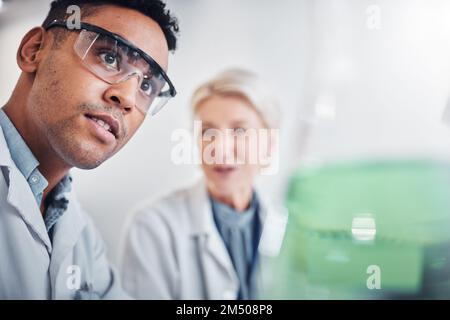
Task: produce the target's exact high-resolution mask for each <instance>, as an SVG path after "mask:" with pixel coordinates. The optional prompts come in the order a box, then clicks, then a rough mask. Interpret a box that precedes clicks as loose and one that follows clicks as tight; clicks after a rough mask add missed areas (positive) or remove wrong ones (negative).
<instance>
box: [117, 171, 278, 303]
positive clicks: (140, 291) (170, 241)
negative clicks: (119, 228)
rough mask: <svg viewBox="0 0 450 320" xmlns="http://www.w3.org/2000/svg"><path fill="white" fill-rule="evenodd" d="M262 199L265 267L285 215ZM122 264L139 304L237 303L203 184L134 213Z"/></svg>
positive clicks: (261, 249)
mask: <svg viewBox="0 0 450 320" xmlns="http://www.w3.org/2000/svg"><path fill="white" fill-rule="evenodd" d="M258 195H259V199H260V202H261V203H260V218H261V222H262V226H263V228H262V236H261V241H260V244H259V253H260V261H263V259H261V257H262V256H267V257H271V258H273V257H274V256H276V255H277V254H278V251H279V249H280V246H281V243H282V240H283V237H284V231H285V226H286V222H287V213H286V211H285V210H280V208H277V210H275V209H274V208H272V207H269V206H268V205H267V204H266V202H265V201H264V198H263V197H262V196H261V194H260V193H258ZM120 261H121V262H120V266H121V274H122V284H123V286H124V289H125V290H126V291H127V292H128V293H129V294H130V295H131V296H133V297H134V298H136V299H213V300H220V299H236V298H237V294H238V290H239V282H238V278H237V275H236V272H235V270H234V267H233V264H232V262H231V259H230V256H229V254H228V251H227V249H226V247H225V244H224V242H223V241H222V238H221V237H220V234H219V232H218V230H217V228H216V226H215V223H214V218H213V214H212V209H211V205H210V201H209V199H208V195H207V191H206V186H205V182H204V180H203V179H202V180H201V181H199V182H197V183H196V184H195V185H194V186H192V187H189V188H186V189H182V190H180V191H177V192H174V193H172V194H170V195H169V196H166V197H164V198H162V199H160V200H159V201H157V202H155V203H153V204H150V205H144V206H143V207H142V208H141V209H138V210H136V212H135V213H134V214H133V215H132V218H131V219H130V221H129V222H128V224H127V226H126V231H125V233H124V237H123V238H122V245H121V254H120ZM259 266H260V268H258V269H259V270H258V271H257V282H258V283H259V286H258V287H259V289H260V290H261V289H263V286H265V285H266V283H267V281H268V280H267V281H266V280H265V279H264V277H263V274H264V272H262V271H261V269H262V268H261V267H263V266H264V265H263V264H261V263H260V264H259ZM266 278H267V277H266ZM267 279H268V278H267Z"/></svg>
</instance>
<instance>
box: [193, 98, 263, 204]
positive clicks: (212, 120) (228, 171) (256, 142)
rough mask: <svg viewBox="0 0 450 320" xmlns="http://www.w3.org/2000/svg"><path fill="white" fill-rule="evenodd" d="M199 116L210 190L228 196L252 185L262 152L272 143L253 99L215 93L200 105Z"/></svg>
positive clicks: (203, 156)
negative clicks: (251, 102)
mask: <svg viewBox="0 0 450 320" xmlns="http://www.w3.org/2000/svg"><path fill="white" fill-rule="evenodd" d="M196 120H200V121H201V122H202V133H201V135H200V137H199V146H200V148H199V149H200V152H201V159H202V169H203V172H204V174H205V177H206V180H207V183H208V186H209V188H210V191H211V192H213V193H214V194H217V195H220V196H227V195H230V194H233V193H236V192H240V191H242V190H246V189H248V188H251V187H252V185H253V180H254V178H255V176H256V175H257V174H258V172H259V170H260V168H261V166H260V161H259V160H260V156H261V152H263V153H264V152H266V153H267V152H268V150H270V146H268V143H269V139H266V138H265V137H267V136H269V135H268V130H267V129H266V126H265V125H264V122H263V121H262V119H261V117H260V115H259V114H258V113H257V111H256V110H255V109H254V108H253V107H252V106H251V104H250V102H248V101H247V100H246V99H245V98H243V97H241V96H238V95H227V96H224V95H214V96H212V97H210V98H208V99H206V100H204V101H203V102H201V103H200V104H199V105H198V106H197V109H196ZM265 134H266V135H265Z"/></svg>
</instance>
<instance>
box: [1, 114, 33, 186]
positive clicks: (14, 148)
mask: <svg viewBox="0 0 450 320" xmlns="http://www.w3.org/2000/svg"><path fill="white" fill-rule="evenodd" d="M0 126H1V127H2V129H3V133H4V136H5V140H6V144H7V145H8V147H9V150H10V153H11V158H12V159H13V161H14V163H15V164H16V166H17V168H18V169H19V171H20V172H21V173H22V175H23V176H24V177H25V178H26V179H27V180H28V179H29V178H30V176H31V174H32V172H33V171H34V170H35V169H36V168H37V167H38V166H39V161H37V159H36V157H35V156H34V155H33V153H32V152H31V150H30V148H29V147H28V146H27V144H26V143H25V141H24V140H23V138H22V136H21V135H20V133H19V132H18V131H17V129H16V127H15V126H14V124H13V123H12V122H11V120H10V119H9V117H8V116H7V115H6V113H5V111H3V109H0Z"/></svg>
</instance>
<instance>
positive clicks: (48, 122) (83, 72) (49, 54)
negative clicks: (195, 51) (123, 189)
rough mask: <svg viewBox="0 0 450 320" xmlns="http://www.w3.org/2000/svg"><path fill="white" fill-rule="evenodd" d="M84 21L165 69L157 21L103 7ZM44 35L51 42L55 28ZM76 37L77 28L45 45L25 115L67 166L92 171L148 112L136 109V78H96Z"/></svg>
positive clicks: (165, 52)
mask: <svg viewBox="0 0 450 320" xmlns="http://www.w3.org/2000/svg"><path fill="white" fill-rule="evenodd" d="M82 21H83V22H87V23H90V24H93V25H97V26H99V27H102V28H104V29H106V30H108V31H110V32H113V33H116V34H118V35H120V36H122V37H123V38H125V39H127V40H128V41H130V42H131V43H133V44H134V45H135V46H137V47H139V48H140V49H142V50H143V51H144V52H146V53H147V54H149V55H150V56H151V57H153V58H154V59H155V60H156V62H158V64H159V65H160V66H161V67H162V68H163V69H164V70H167V65H168V47H167V42H166V39H165V37H164V34H163V32H162V30H161V28H160V27H159V25H158V24H157V23H156V22H155V21H153V20H151V19H150V18H148V17H147V16H145V15H143V14H141V13H139V12H137V11H135V10H131V9H126V8H120V7H116V6H110V5H105V6H102V7H99V9H98V11H97V12H96V13H95V14H94V15H92V16H88V17H86V18H83V19H82ZM46 35H47V36H48V37H50V40H51V41H52V38H53V34H52V32H50V31H48V32H47V34H46ZM78 35H79V31H71V32H69V36H68V38H67V39H66V40H65V41H64V42H63V43H62V44H61V46H60V47H58V48H57V49H54V48H52V46H51V45H50V46H46V48H45V49H44V51H43V58H42V61H40V63H39V67H38V70H37V72H36V76H35V78H34V82H33V86H32V88H31V92H30V95H29V100H28V104H27V108H28V109H27V113H28V115H29V116H30V117H31V120H32V121H33V123H34V124H35V125H36V126H37V127H38V128H39V131H40V134H42V135H43V136H44V138H45V139H46V140H47V141H48V144H49V146H50V148H52V149H53V150H54V151H55V152H56V154H57V155H58V156H59V157H60V158H62V159H63V160H64V161H65V162H66V163H67V164H68V165H70V166H72V167H78V168H82V169H92V168H95V167H97V166H98V165H100V164H101V163H102V162H103V161H105V160H106V159H108V158H110V157H111V156H112V155H114V154H115V153H116V152H117V151H119V150H120V149H121V148H122V147H123V146H124V145H125V144H126V143H127V142H128V140H129V139H130V138H131V137H132V136H133V135H134V133H135V132H136V130H137V129H138V128H139V126H140V125H141V124H142V122H143V121H144V117H145V115H144V114H143V113H142V112H141V111H140V110H139V109H138V108H137V107H136V95H137V90H138V79H137V77H132V78H130V79H128V80H127V81H125V82H122V83H118V84H113V85H111V84H108V83H107V82H105V81H103V80H101V79H100V78H98V77H97V76H95V75H94V74H93V73H91V72H90V71H89V70H88V69H87V68H86V67H85V66H84V65H83V63H82V61H81V59H80V58H79V57H78V56H77V55H76V53H75V51H74V49H73V47H74V43H75V41H76V39H77V37H78ZM93 117H96V118H98V119H103V120H108V121H110V122H111V118H112V119H113V120H112V121H113V122H115V123H116V124H117V125H118V126H117V128H116V130H115V132H114V134H112V133H110V132H108V131H107V130H106V129H104V128H102V126H101V125H99V124H98V122H95V121H93V120H92V118H93ZM108 117H111V118H108ZM105 122H106V121H105Z"/></svg>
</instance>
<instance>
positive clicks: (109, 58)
mask: <svg viewBox="0 0 450 320" xmlns="http://www.w3.org/2000/svg"><path fill="white" fill-rule="evenodd" d="M99 56H100V59H102V61H103V62H104V63H105V64H106V65H107V66H108V67H109V68H113V69H115V70H119V62H118V59H117V56H116V55H115V54H114V53H111V52H104V53H100V55H99Z"/></svg>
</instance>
